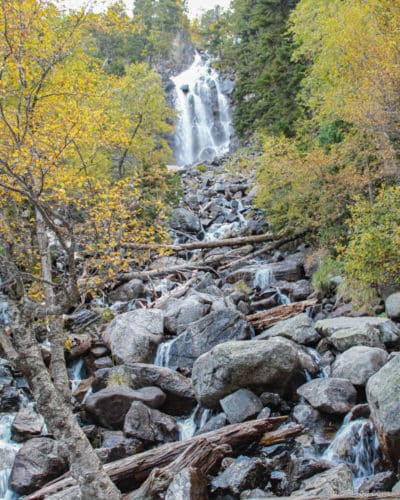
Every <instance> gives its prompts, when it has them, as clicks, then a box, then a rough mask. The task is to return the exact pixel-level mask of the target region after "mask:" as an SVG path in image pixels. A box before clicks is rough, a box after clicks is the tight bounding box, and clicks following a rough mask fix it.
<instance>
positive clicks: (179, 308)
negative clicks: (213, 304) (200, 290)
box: [162, 296, 210, 335]
mask: <svg viewBox="0 0 400 500" xmlns="http://www.w3.org/2000/svg"><path fill="white" fill-rule="evenodd" d="M209 309H210V304H204V303H202V302H201V301H200V300H198V298H197V297H196V296H191V297H187V298H185V299H181V300H179V299H175V298H170V299H169V300H168V301H167V303H166V304H165V305H164V306H163V307H162V310H163V312H164V317H165V328H166V330H168V332H169V333H171V334H174V335H175V334H178V335H179V334H181V333H183V332H184V331H185V330H186V328H187V327H188V326H189V325H190V324H191V323H194V322H195V321H197V320H199V319H200V318H202V317H203V316H205V315H206V314H207V313H208V311H209Z"/></svg>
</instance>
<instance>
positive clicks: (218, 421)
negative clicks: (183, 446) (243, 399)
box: [195, 413, 227, 436]
mask: <svg viewBox="0 0 400 500" xmlns="http://www.w3.org/2000/svg"><path fill="white" fill-rule="evenodd" d="M226 423H227V420H226V415H225V413H218V415H215V416H214V417H211V418H210V420H209V421H208V422H206V423H205V424H204V425H203V426H202V427H200V429H199V430H198V431H197V432H196V433H195V436H198V435H199V434H204V433H205V432H210V431H216V430H217V429H221V428H222V427H224V426H225V425H226Z"/></svg>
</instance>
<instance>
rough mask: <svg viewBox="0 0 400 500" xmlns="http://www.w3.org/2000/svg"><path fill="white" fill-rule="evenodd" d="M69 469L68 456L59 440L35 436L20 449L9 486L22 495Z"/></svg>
mask: <svg viewBox="0 0 400 500" xmlns="http://www.w3.org/2000/svg"><path fill="white" fill-rule="evenodd" d="M67 470H68V462H67V459H66V457H63V456H62V454H61V453H60V449H59V444H58V443H57V441H54V440H53V439H49V438H35V439H31V440H29V441H27V442H26V443H25V444H24V445H23V446H22V448H21V449H20V450H19V451H18V453H17V456H16V457H15V461H14V465H13V468H12V470H11V475H10V479H9V486H10V488H12V489H13V490H15V491H16V492H17V493H19V494H20V495H27V494H29V493H32V492H34V491H35V490H37V489H39V488H41V487H42V486H44V485H45V484H46V483H48V482H49V481H51V480H52V479H55V478H56V477H59V476H61V475H62V474H64V472H67Z"/></svg>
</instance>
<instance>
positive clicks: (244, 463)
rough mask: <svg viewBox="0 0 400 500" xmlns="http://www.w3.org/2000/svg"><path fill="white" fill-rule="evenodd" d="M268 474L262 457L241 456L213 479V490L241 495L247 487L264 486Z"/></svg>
mask: <svg viewBox="0 0 400 500" xmlns="http://www.w3.org/2000/svg"><path fill="white" fill-rule="evenodd" d="M266 475H267V473H266V469H265V467H264V464H263V463H262V461H261V460H260V459H255V458H249V457H244V456H241V457H238V458H237V459H236V460H234V462H233V463H232V464H231V465H230V466H229V467H227V468H226V469H225V470H224V472H222V474H220V475H219V476H217V477H215V478H214V479H213V480H212V481H211V491H212V492H214V493H215V492H218V493H231V494H233V495H239V494H240V492H241V491H243V490H245V489H249V488H257V487H262V486H264V484H265V482H266Z"/></svg>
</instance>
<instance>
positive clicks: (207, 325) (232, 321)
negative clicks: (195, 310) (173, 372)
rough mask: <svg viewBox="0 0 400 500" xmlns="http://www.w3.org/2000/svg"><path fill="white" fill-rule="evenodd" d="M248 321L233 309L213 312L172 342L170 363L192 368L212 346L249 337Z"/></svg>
mask: <svg viewBox="0 0 400 500" xmlns="http://www.w3.org/2000/svg"><path fill="white" fill-rule="evenodd" d="M247 336H248V335H247V330H246V321H245V319H244V317H243V316H242V315H241V314H240V313H239V312H237V311H234V310H233V309H228V308H225V309H223V310H221V311H218V312H213V313H210V314H208V315H207V316H205V317H204V318H202V319H200V320H198V321H196V322H195V323H193V324H191V325H190V326H189V327H188V329H187V330H186V331H185V332H184V333H182V334H181V335H179V337H177V338H176V339H175V340H174V341H173V342H172V344H171V346H170V351H169V365H170V366H179V367H187V368H191V367H192V366H193V363H194V361H195V360H196V359H197V358H198V357H199V356H200V355H201V354H204V353H205V352H207V351H209V350H210V349H211V348H212V347H214V346H215V345H217V344H221V343H222V342H226V341H228V340H243V339H246V338H247Z"/></svg>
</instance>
